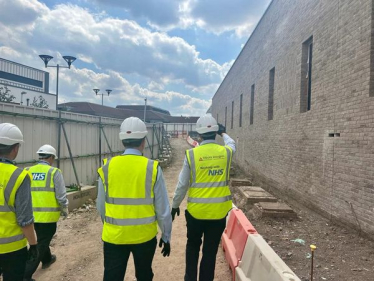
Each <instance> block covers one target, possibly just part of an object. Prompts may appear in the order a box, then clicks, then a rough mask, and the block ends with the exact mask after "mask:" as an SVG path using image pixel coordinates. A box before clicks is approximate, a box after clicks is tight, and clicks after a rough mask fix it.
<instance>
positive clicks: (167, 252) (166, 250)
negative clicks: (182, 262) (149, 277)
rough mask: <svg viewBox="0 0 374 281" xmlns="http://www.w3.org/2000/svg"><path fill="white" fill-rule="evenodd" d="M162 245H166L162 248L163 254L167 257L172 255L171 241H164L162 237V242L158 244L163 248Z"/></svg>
mask: <svg viewBox="0 0 374 281" xmlns="http://www.w3.org/2000/svg"><path fill="white" fill-rule="evenodd" d="M162 245H164V247H163V248H162V250H161V254H162V255H163V256H164V257H166V256H170V243H169V242H167V243H166V242H164V240H162V238H161V239H160V243H159V244H158V246H159V247H160V248H161V247H162Z"/></svg>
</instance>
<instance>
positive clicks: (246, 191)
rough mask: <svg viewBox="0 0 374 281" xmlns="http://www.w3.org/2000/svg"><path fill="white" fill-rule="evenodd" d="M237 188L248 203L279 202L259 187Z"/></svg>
mask: <svg viewBox="0 0 374 281" xmlns="http://www.w3.org/2000/svg"><path fill="white" fill-rule="evenodd" d="M237 188H238V189H239V191H240V193H241V194H242V195H243V196H244V197H245V198H246V201H247V203H250V204H255V203H259V202H277V198H275V197H274V196H273V195H271V194H270V193H269V192H267V191H265V190H264V189H262V188H261V187H259V186H238V187H237Z"/></svg>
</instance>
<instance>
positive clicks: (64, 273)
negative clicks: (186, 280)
mask: <svg viewBox="0 0 374 281" xmlns="http://www.w3.org/2000/svg"><path fill="white" fill-rule="evenodd" d="M171 141H172V147H173V162H172V164H171V165H170V167H168V168H167V169H164V176H165V180H166V184H167V188H168V193H169V198H170V201H171V200H172V196H173V193H174V189H175V186H176V184H177V181H178V175H179V172H180V169H181V167H182V164H183V157H184V151H185V150H186V149H187V148H188V145H187V143H186V141H185V140H182V139H172V140H171ZM185 209H186V200H184V202H183V203H182V205H181V210H182V211H183V212H184V210H185ZM101 230H102V223H101V220H100V218H99V216H98V214H97V212H96V209H94V208H92V209H91V210H87V211H84V210H80V212H78V213H76V214H72V215H71V218H70V219H68V220H64V221H60V222H59V224H58V231H57V237H56V238H55V239H54V240H53V241H52V246H53V248H52V252H53V253H55V254H56V255H57V262H56V263H55V264H54V265H53V266H51V267H50V268H49V269H46V270H41V268H40V267H39V269H38V270H37V272H36V273H35V274H34V278H35V279H36V280H37V281H52V280H54V281H60V280H64V281H67V280H70V281H95V280H102V276H103V268H104V267H103V253H102V242H101ZM159 237H160V234H159ZM185 245H186V221H185V218H184V215H182V214H181V216H180V217H177V218H176V220H175V221H174V223H173V232H172V243H171V246H172V249H171V251H172V252H171V256H170V257H168V258H164V257H163V256H162V255H161V249H160V248H157V250H156V255H155V258H154V260H153V271H154V274H155V277H154V280H155V281H179V280H183V276H184V268H185V265H184V262H185V258H184V253H185ZM133 280H135V274H134V264H133V261H132V258H130V260H129V263H128V267H127V272H126V277H125V281H133ZM215 280H217V281H228V280H231V273H230V271H229V269H228V266H227V264H226V261H225V259H224V257H223V252H222V250H221V249H220V250H219V253H218V256H217V266H216V278H215Z"/></svg>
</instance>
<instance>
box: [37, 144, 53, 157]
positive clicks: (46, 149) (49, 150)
mask: <svg viewBox="0 0 374 281" xmlns="http://www.w3.org/2000/svg"><path fill="white" fill-rule="evenodd" d="M36 153H37V154H47V155H53V156H54V157H55V159H58V158H57V155H56V149H54V147H53V146H52V145H49V144H45V145H42V146H41V147H40V148H39V149H38V151H37V152H36Z"/></svg>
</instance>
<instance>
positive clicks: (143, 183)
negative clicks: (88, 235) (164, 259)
mask: <svg viewBox="0 0 374 281" xmlns="http://www.w3.org/2000/svg"><path fill="white" fill-rule="evenodd" d="M104 163H105V165H104V166H102V167H101V168H99V170H98V173H99V176H100V178H101V180H102V182H103V185H104V189H105V220H104V227H103V233H102V239H103V241H105V242H108V243H112V244H117V245H121V244H140V243H144V242H147V241H149V240H151V239H152V238H154V237H155V236H156V235H157V222H156V212H155V208H154V185H155V183H156V178H157V167H158V162H157V161H153V160H150V159H147V158H146V157H143V156H137V155H121V156H116V157H113V158H112V159H110V160H107V161H106V160H105V161H104Z"/></svg>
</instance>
